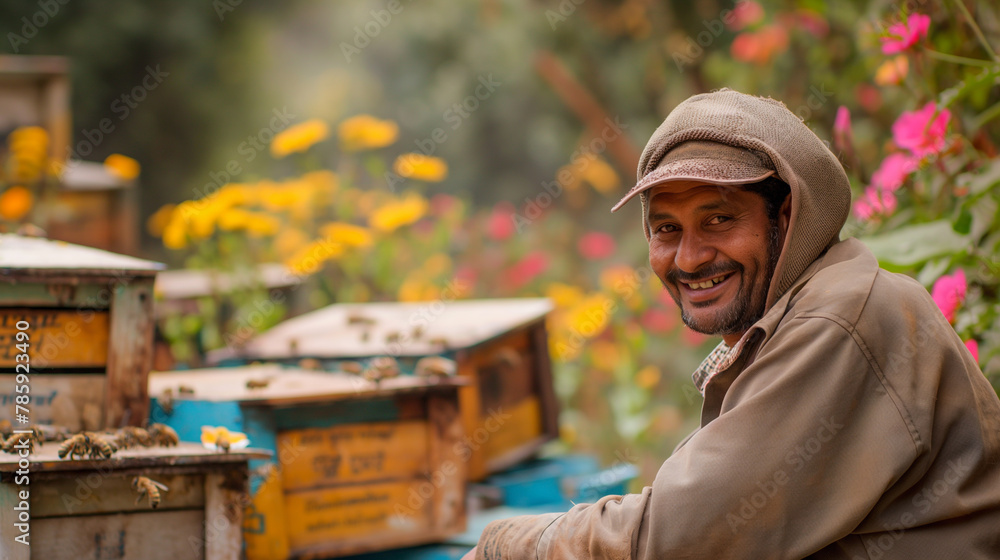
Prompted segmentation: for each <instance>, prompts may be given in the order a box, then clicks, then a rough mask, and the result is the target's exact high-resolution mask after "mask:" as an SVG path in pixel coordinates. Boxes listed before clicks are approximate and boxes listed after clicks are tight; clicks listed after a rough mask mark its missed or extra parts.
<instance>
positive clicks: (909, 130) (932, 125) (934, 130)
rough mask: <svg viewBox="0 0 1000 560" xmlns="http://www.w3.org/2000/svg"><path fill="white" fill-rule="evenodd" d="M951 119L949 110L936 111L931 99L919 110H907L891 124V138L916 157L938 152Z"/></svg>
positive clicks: (942, 146)
mask: <svg viewBox="0 0 1000 560" xmlns="http://www.w3.org/2000/svg"><path fill="white" fill-rule="evenodd" d="M950 119H951V111H949V110H948V109H944V110H943V111H940V112H938V110H937V105H935V104H934V102H933V101H931V102H930V103H928V104H927V105H924V108H923V109H920V110H919V111H908V112H905V113H903V114H902V115H900V116H899V118H898V119H896V122H895V123H893V125H892V139H893V140H894V141H895V142H896V145H897V146H899V147H900V148H905V149H907V150H910V151H911V152H913V155H915V156H917V157H924V156H926V155H932V154H938V153H940V152H941V150H943V149H944V133H945V131H946V130H947V128H948V121H949V120H950Z"/></svg>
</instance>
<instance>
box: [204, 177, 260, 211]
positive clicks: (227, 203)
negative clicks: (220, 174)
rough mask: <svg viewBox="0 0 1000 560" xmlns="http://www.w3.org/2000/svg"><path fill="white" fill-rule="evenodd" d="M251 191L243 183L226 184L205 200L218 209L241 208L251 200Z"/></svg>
mask: <svg viewBox="0 0 1000 560" xmlns="http://www.w3.org/2000/svg"><path fill="white" fill-rule="evenodd" d="M253 190H254V189H253V188H252V187H251V186H250V185H245V184H243V183H227V184H225V185H223V186H222V188H220V189H219V190H218V191H216V192H215V193H214V194H213V195H211V196H209V197H207V198H206V199H205V200H211V203H212V204H215V205H217V206H218V207H219V208H230V207H233V206H243V205H246V204H249V203H250V201H251V200H253V194H252V191H253Z"/></svg>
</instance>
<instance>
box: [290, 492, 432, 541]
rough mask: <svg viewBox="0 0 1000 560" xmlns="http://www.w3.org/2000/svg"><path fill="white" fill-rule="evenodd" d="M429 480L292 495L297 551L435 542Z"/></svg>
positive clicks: (292, 527)
mask: <svg viewBox="0 0 1000 560" xmlns="http://www.w3.org/2000/svg"><path fill="white" fill-rule="evenodd" d="M432 491H433V485H432V484H431V483H430V482H429V481H427V480H403V481H393V482H383V483H368V484H358V485H351V486H339V487H336V488H326V489H320V490H309V491H305V492H292V493H288V494H286V497H285V512H286V516H287V517H286V519H287V528H288V542H289V544H290V546H291V549H292V553H293V554H296V553H299V552H303V551H306V550H312V551H314V552H315V551H319V550H322V551H324V552H326V553H327V554H330V555H334V554H354V553H358V552H364V551H369V550H382V549H388V548H395V547H398V546H405V545H407V544H412V543H415V542H427V541H428V540H433V538H434V535H433V534H432V532H431V528H432V526H431V503H430V501H429V500H428V499H427V498H423V497H421V494H420V493H421V492H423V493H424V495H426V496H428V497H429V496H431V495H432Z"/></svg>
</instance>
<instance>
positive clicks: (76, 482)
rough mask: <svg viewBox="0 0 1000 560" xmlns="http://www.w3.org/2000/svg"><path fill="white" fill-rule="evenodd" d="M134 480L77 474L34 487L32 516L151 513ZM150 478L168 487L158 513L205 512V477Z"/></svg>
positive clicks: (97, 473)
mask: <svg viewBox="0 0 1000 560" xmlns="http://www.w3.org/2000/svg"><path fill="white" fill-rule="evenodd" d="M133 478H135V477H134V476H121V475H119V474H118V473H117V472H115V471H113V470H110V469H100V470H96V471H92V472H89V473H82V472H81V473H73V474H67V476H65V477H63V478H60V479H57V480H48V481H45V482H44V483H40V484H33V485H32V486H31V516H32V518H34V519H40V518H43V517H57V516H69V515H77V516H79V515H85V514H93V513H123V512H131V511H151V510H152V508H150V506H149V500H148V499H146V498H143V499H141V500H139V501H138V502H137V501H136V499H137V498H138V497H139V494H138V493H137V492H136V491H135V490H133V489H132V479H133ZM149 478H151V479H152V480H155V481H156V482H159V483H161V484H163V485H164V486H166V487H167V488H168V489H169V490H167V491H162V490H161V492H160V503H159V505H158V506H157V508H156V510H157V511H165V510H172V509H203V508H204V506H205V477H204V476H201V475H178V474H156V475H154V474H152V473H150V474H149Z"/></svg>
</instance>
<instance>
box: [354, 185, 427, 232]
mask: <svg viewBox="0 0 1000 560" xmlns="http://www.w3.org/2000/svg"><path fill="white" fill-rule="evenodd" d="M426 213H427V201H426V200H425V199H424V198H423V197H422V196H420V195H417V194H411V195H408V196H407V197H406V198H404V199H395V200H390V201H389V202H388V203H386V204H385V205H383V206H381V207H379V208H377V209H375V211H374V212H372V215H371V217H369V218H368V223H369V224H370V225H371V226H372V227H373V228H375V229H377V230H379V231H381V232H385V233H392V232H394V231H396V230H397V229H399V228H401V227H403V226H406V225H410V224H412V223H413V222H416V221H417V220H419V219H420V218H422V217H423V216H424V214H426Z"/></svg>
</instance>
